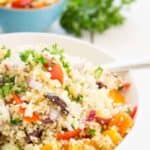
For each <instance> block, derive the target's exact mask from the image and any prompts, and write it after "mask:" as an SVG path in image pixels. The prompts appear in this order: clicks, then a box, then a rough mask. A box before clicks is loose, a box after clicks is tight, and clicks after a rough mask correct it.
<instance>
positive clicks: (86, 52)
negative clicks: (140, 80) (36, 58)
mask: <svg viewBox="0 0 150 150" xmlns="http://www.w3.org/2000/svg"><path fill="white" fill-rule="evenodd" d="M51 43H58V45H59V46H60V47H62V48H64V50H65V51H66V52H67V53H69V54H71V55H73V56H80V57H81V58H82V57H83V58H86V59H88V60H89V61H91V62H93V63H95V64H102V63H110V62H112V61H114V58H113V57H112V56H109V55H108V54H106V53H105V52H103V51H101V50H99V49H97V48H95V47H93V46H92V45H90V44H88V43H87V42H83V41H80V40H77V39H73V38H68V37H64V36H58V35H54V34H46V33H17V34H3V35H0V45H6V46H7V47H10V48H15V47H16V46H17V47H18V46H19V47H20V46H22V45H32V46H38V45H39V44H42V45H43V44H44V45H49V44H51ZM125 76H126V77H127V78H128V79H129V80H131V82H132V88H131V90H130V92H129V93H128V95H127V99H129V100H131V104H132V105H134V104H137V100H138V97H137V92H136V87H135V83H134V79H133V77H132V75H131V74H130V73H127V74H126V75H125ZM137 120H138V115H137ZM136 123H137V121H136ZM136 123H135V126H136ZM136 132H138V131H136V129H135V127H133V129H132V130H131V132H130V133H129V134H128V135H127V137H126V138H125V139H124V140H123V142H122V143H121V144H120V145H119V146H118V147H117V150H130V149H133V148H132V144H133V145H134V144H135V143H134V142H135V141H136V137H135V136H136V134H135V133H136ZM128 143H130V144H128ZM136 144H137V143H136ZM136 150H139V149H138V146H137V149H136Z"/></svg>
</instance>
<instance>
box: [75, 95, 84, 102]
mask: <svg viewBox="0 0 150 150" xmlns="http://www.w3.org/2000/svg"><path fill="white" fill-rule="evenodd" d="M76 101H77V102H79V103H81V102H82V101H83V95H78V96H77V99H76Z"/></svg>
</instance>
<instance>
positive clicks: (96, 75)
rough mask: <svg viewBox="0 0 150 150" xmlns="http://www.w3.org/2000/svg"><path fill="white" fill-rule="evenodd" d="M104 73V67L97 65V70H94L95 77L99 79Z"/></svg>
mask: <svg viewBox="0 0 150 150" xmlns="http://www.w3.org/2000/svg"><path fill="white" fill-rule="evenodd" d="M102 73H103V68H102V67H97V68H96V70H95V71H94V75H95V78H96V79H97V80H98V79H99V78H100V77H101V75H102Z"/></svg>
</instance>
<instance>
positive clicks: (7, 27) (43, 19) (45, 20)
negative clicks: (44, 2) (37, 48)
mask: <svg viewBox="0 0 150 150" xmlns="http://www.w3.org/2000/svg"><path fill="white" fill-rule="evenodd" d="M64 5H65V0H60V1H59V2H57V3H56V4H53V5H52V6H47V7H43V8H40V9H12V8H3V7H1V8H0V27H1V28H2V31H3V32H43V31H47V30H48V28H49V27H50V25H51V24H52V23H53V22H54V21H55V20H56V19H57V18H58V17H59V16H60V14H61V12H62V11H63V8H64Z"/></svg>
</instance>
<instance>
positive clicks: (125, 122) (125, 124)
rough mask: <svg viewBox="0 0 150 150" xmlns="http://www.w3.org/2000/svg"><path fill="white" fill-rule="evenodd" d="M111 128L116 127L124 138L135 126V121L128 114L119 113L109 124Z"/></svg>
mask: <svg viewBox="0 0 150 150" xmlns="http://www.w3.org/2000/svg"><path fill="white" fill-rule="evenodd" d="M109 126H110V127H112V126H116V127H117V128H118V130H119V132H120V134H121V135H122V136H125V134H126V133H127V131H128V130H129V129H130V128H131V127H132V126H133V119H132V118H131V117H130V115H129V114H127V113H126V112H119V113H118V114H116V115H115V116H114V117H113V118H112V120H111V121H110V123H109Z"/></svg>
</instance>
